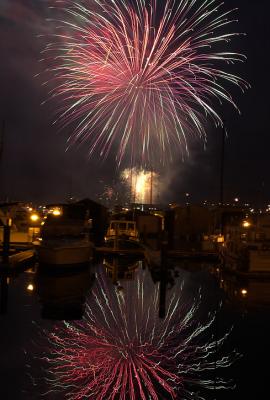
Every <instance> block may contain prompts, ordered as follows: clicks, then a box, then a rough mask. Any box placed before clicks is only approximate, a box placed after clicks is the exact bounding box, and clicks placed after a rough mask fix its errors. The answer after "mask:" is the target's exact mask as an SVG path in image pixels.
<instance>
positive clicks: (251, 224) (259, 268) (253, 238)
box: [221, 215, 270, 274]
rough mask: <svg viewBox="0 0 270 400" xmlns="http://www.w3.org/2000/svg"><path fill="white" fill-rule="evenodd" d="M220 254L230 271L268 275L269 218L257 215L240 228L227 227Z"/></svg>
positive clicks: (269, 250)
mask: <svg viewBox="0 0 270 400" xmlns="http://www.w3.org/2000/svg"><path fill="white" fill-rule="evenodd" d="M221 254H222V256H223V257H224V261H225V265H226V266H228V267H229V268H230V269H232V270H236V271H239V272H247V273H261V272H262V273H269V274H270V216H269V215H266V216H264V215H259V216H258V217H257V218H253V219H249V220H248V219H247V220H244V221H242V223H241V224H240V226H237V227H235V226H234V227H233V228H232V227H231V228H228V227H227V233H226V236H225V241H224V244H223V246H222V247H221Z"/></svg>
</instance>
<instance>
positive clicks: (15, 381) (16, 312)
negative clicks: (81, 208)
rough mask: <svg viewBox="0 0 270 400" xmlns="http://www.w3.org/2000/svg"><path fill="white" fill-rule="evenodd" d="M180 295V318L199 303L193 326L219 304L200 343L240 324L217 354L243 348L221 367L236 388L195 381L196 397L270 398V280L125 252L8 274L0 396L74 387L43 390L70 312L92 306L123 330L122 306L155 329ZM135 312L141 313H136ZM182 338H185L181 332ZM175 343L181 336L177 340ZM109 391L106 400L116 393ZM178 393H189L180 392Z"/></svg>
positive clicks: (23, 397) (0, 326) (0, 322)
mask: <svg viewBox="0 0 270 400" xmlns="http://www.w3.org/2000/svg"><path fill="white" fill-rule="evenodd" d="M160 281H161V283H160ZM142 282H143V285H142ZM183 282H184V285H183ZM140 285H141V286H140ZM138 287H140V288H142V287H143V291H141V292H138ZM155 296H156V297H155ZM178 298H179V299H180V302H179V303H181V304H179V305H178V306H177V307H176V313H175V314H174V318H175V320H177V319H179V318H180V319H179V321H180V323H181V316H180V312H184V313H187V312H188V311H189V310H190V309H191V308H192V305H194V303H196V304H198V307H197V310H196V312H194V315H192V319H193V321H192V319H191V323H190V328H189V330H190V332H189V334H191V333H192V329H195V327H196V326H197V325H196V324H197V323H198V321H200V322H201V323H202V324H204V323H205V321H206V320H207V318H208V314H209V312H212V313H214V312H217V317H216V319H215V321H214V323H213V324H212V326H211V327H210V328H209V332H205V333H203V334H202V336H201V337H200V338H199V339H198V343H199V341H206V340H209V338H207V335H209V337H211V335H214V340H215V339H217V338H219V337H221V336H222V335H224V333H225V332H226V331H228V330H229V329H230V328H231V327H232V326H233V327H234V328H233V330H232V332H231V333H230V335H229V337H228V339H227V340H226V342H225V343H224V346H223V347H222V349H220V350H219V352H220V354H214V357H217V356H218V355H221V356H222V355H227V354H233V351H234V350H235V349H236V350H237V352H239V353H241V354H242V357H241V358H240V359H238V360H237V361H235V362H234V363H233V364H232V365H231V366H230V367H228V368H225V369H223V370H220V371H218V375H219V376H222V377H224V378H226V379H231V378H233V380H234V382H235V384H236V388H235V389H234V390H229V391H224V390H212V391H209V392H208V391H206V392H205V391H204V389H202V388H198V387H197V386H196V385H193V386H192V385H191V389H190V391H193V392H194V395H193V397H189V398H194V399H196V398H197V399H198V398H200V397H199V396H200V395H202V396H203V397H204V398H205V399H209V400H210V399H224V400H225V399H226V400H227V399H232V400H233V399H242V398H243V399H255V398H256V399H264V398H268V376H269V372H268V371H269V369H268V367H267V365H268V360H269V340H270V327H269V325H270V324H269V316H270V313H269V311H270V281H268V280H266V279H256V280H254V279H252V280H251V279H250V280H248V279H245V280H243V279H239V278H236V277H235V276H233V275H226V274H223V273H221V272H220V270H219V268H218V266H213V265H212V266H210V265H200V264H194V265H188V264H185V265H180V263H178V265H175V266H172V265H171V266H170V268H169V269H168V270H167V272H166V273H165V274H164V272H161V271H159V270H158V269H156V270H149V269H148V268H147V267H146V266H145V265H144V263H143V262H140V261H138V260H126V259H125V260H124V261H120V262H119V260H113V259H111V260H106V262H105V263H104V264H99V265H92V266H90V267H89V268H88V267H87V268H79V269H73V270H70V269H63V270H61V271H54V272H53V273H51V272H49V270H48V269H47V268H43V269H40V268H39V267H38V266H35V267H34V268H32V269H29V270H27V271H24V272H21V273H18V274H17V275H16V276H6V275H3V274H2V275H1V315H0V381H1V384H0V399H12V400H13V399H14V400H27V399H39V398H45V399H64V398H65V394H67V391H63V392H61V391H60V392H57V391H56V392H55V391H54V392H50V393H49V394H47V395H46V396H45V397H44V396H43V395H42V393H43V394H44V393H46V392H47V391H48V390H50V389H51V386H50V384H48V383H46V382H45V381H44V377H45V376H47V377H48V371H47V370H46V368H47V367H46V368H45V364H46V362H44V360H41V359H42V357H43V358H44V357H46V356H48V355H50V357H51V360H50V363H51V361H52V359H53V356H52V355H51V354H52V351H53V349H54V345H55V343H54V344H53V343H52V342H50V341H49V340H48V337H49V335H50V334H52V333H56V334H58V333H57V332H59V329H60V328H59V327H61V326H62V327H63V323H62V321H63V320H67V321H69V322H70V323H71V324H73V323H75V324H76V321H80V320H81V318H82V316H86V314H87V312H89V310H90V312H92V314H93V315H94V317H93V318H96V322H97V326H103V327H104V326H105V325H106V323H108V326H109V330H111V332H110V334H111V337H117V336H118V335H119V337H120V336H121V334H122V333H121V332H122V331H123V329H124V328H123V326H122V325H121V324H122V322H123V320H122V319H121V318H122V315H121V313H123V310H124V313H125V314H126V315H127V324H128V325H129V326H128V328H127V329H128V330H129V329H130V331H132V332H134V336H136V335H138V332H137V333H136V326H139V329H141V330H142V331H144V329H145V325H146V324H148V325H149V331H151V329H152V331H153V329H154V328H153V327H154V326H155V327H156V326H157V325H158V326H159V325H160V326H162V323H160V322H159V321H164V318H160V317H159V315H162V314H163V315H165V318H166V314H167V312H168V307H169V304H176V303H173V302H176V301H177V299H178ZM106 299H107V304H106ZM117 299H118V300H117ZM119 299H120V300H119ZM172 299H174V300H172ZM200 299H201V300H200ZM117 301H118V302H119V303H117ZM123 302H124V303H123ZM171 302H172V303H171ZM220 302H222V306H221V307H220ZM119 304H120V309H119ZM123 304H124V306H123ZM180 306H181V307H182V308H181V307H180ZM121 307H122V308H121ZM123 307H124V308H123ZM110 310H111V311H112V313H111V312H110ZM147 310H148V316H147V313H146V312H147ZM181 310H182V311H181ZM135 313H136V316H137V317H136V318H138V319H136V320H135V319H134V318H133V315H134V314H135ZM167 316H168V315H167ZM115 320H116V321H115ZM121 321H122V322H121ZM134 321H135V322H134ZM146 321H147V323H146ZM179 321H178V320H177V323H176V324H174V323H173V324H172V323H171V322H170V324H171V325H169V323H168V325H169V326H170V327H171V326H173V329H175V330H176V331H177V329H180V328H179V326H180V325H179V324H178V322H179ZM92 322H93V321H92ZM151 324H152V325H151ZM177 324H178V325H177ZM150 328H151V329H150ZM80 329H81V328H80ZM155 329H156V328H155ZM164 329H165V328H164ZM154 331H155V330H154ZM106 332H108V329H107V331H106ZM155 332H156V331H155ZM61 334H62V333H61ZM61 334H59V336H61ZM67 334H68V332H66V333H65V335H67ZM159 334H161V333H160V331H159ZM175 337H176V338H177V332H175ZM177 340H178V339H177ZM179 340H182V339H181V337H180V336H179ZM148 342H149V338H148ZM117 343H119V342H117ZM173 346H175V341H174V342H172V347H173ZM67 347H68V346H67ZM66 351H68V350H67V349H66ZM91 351H92V352H93V351H94V350H93V349H92V350H91ZM132 351H135V350H132ZM216 351H217V349H216ZM172 352H173V350H172ZM164 353H165V354H164V356H166V355H167V354H170V348H168V347H167V348H166V349H165V350H164ZM127 354H130V353H127ZM162 362H163V361H162ZM189 362H190V361H189ZM49 365H50V364H49ZM51 365H52V364H51ZM187 365H188V364H187ZM43 368H45V370H44V369H43ZM216 375H217V372H216V370H214V371H213V372H211V373H210V374H208V372H204V371H201V372H200V373H199V374H197V375H196V379H199V378H201V377H204V378H206V379H208V377H212V378H213V379H214V381H215V376H216ZM187 378H188V374H187ZM193 378H194V376H193ZM84 384H85V381H84ZM80 385H82V381H81V382H80ZM102 385H103V382H100V390H102V389H101V388H102V387H103V386H102ZM135 386H136V385H135ZM156 393H157V396H158V398H159V399H164V400H165V399H170V398H171V397H170V396H169V395H168V392H166V391H164V390H163V389H162V387H161V386H160V385H159V387H157V391H156ZM135 394H136V399H138V400H139V399H141V398H142V396H141V395H140V394H139V393H138V389H135ZM196 396H197V397H196ZM71 398H75V397H71ZM82 398H85V399H86V398H89V396H87V395H85V397H82ZM93 398H98V396H97V395H96V396H95V397H93ZM103 398H104V399H105V400H106V399H107V398H109V394H108V393H107V394H105V395H104V397H103ZM116 398H117V397H116ZM128 398H129V397H128V396H127V395H126V399H128ZM147 398H152V397H147ZM177 398H179V399H180V398H181V399H185V398H188V397H185V396H184V395H183V394H182V395H180V394H179V395H178V397H177Z"/></svg>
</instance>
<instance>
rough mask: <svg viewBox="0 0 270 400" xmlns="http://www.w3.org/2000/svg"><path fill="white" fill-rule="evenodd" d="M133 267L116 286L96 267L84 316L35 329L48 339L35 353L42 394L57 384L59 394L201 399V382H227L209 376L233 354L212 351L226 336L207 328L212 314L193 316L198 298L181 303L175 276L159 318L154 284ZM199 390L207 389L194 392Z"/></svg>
mask: <svg viewBox="0 0 270 400" xmlns="http://www.w3.org/2000/svg"><path fill="white" fill-rule="evenodd" d="M136 273H137V276H136V278H135V281H123V282H121V285H122V286H121V290H120V289H119V287H117V286H114V285H113V284H112V283H111V282H110V281H108V278H107V277H106V274H105V272H104V270H102V271H99V272H98V273H97V285H96V287H95V288H94V289H93V293H92V295H91V297H90V298H89V299H88V304H87V310H86V313H85V317H84V320H83V321H81V322H74V323H68V322H64V323H62V324H61V325H60V326H59V325H58V326H57V327H56V329H55V330H54V332H53V333H47V334H44V332H43V333H42V336H43V337H46V336H47V337H48V340H49V349H48V351H46V355H45V356H44V357H43V362H44V363H46V366H47V374H48V377H47V381H48V382H47V383H49V387H50V389H49V390H48V391H47V392H46V393H44V394H43V395H44V396H45V398H46V396H50V395H52V392H58V391H59V392H60V396H61V399H63V398H66V399H72V400H81V399H86V398H87V399H88V398H89V399H92V398H93V399H97V400H105V399H106V400H110V399H112V400H113V399H115V400H116V399H119V400H128V399H131V400H137V399H142V400H146V399H154V400H157V399H163V400H164V399H181V400H185V399H186V400H189V399H194V394H195V393H196V392H197V397H196V398H197V399H201V400H203V399H206V398H208V399H209V391H208V390H209V389H213V388H214V387H215V388H216V389H223V388H228V387H229V385H228V383H226V382H224V381H223V379H221V378H216V379H215V380H214V379H213V378H211V377H210V376H211V371H212V374H213V370H214V369H215V368H217V369H219V368H221V367H227V366H229V365H230V364H231V362H232V360H233V359H235V355H234V354H231V355H230V356H223V357H222V356H220V358H219V359H218V360H216V358H215V357H216V354H215V351H216V349H218V351H219V354H220V347H221V346H222V344H223V343H224V340H225V339H226V337H227V336H228V334H226V335H224V336H223V337H221V338H220V339H217V341H216V340H215V339H214V338H213V336H211V335H210V333H209V330H211V326H212V324H213V322H214V320H215V316H214V315H210V314H208V317H207V318H206V320H205V321H204V322H203V323H201V322H199V319H198V318H197V317H198V315H197V314H198V310H199V307H200V299H197V300H195V301H194V300H192V303H191V304H187V302H185V301H184V297H185V296H184V295H183V294H184V291H183V284H181V282H180V283H179V282H178V284H176V286H175V287H174V290H173V291H170V293H168V303H167V304H168V306H167V313H166V316H165V318H164V319H159V318H158V305H159V288H158V286H157V285H154V284H153V282H152V280H151V277H150V274H149V273H148V271H146V270H143V269H142V268H141V269H139V270H137V272H136ZM210 336H211V337H210ZM209 337H210V339H209ZM207 338H208V339H207ZM205 390H206V391H207V392H208V395H207V396H208V397H204V395H202V394H201V391H205ZM199 393H200V394H199Z"/></svg>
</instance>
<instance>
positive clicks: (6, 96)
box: [0, 0, 270, 203]
mask: <svg viewBox="0 0 270 400" xmlns="http://www.w3.org/2000/svg"><path fill="white" fill-rule="evenodd" d="M48 5H49V1H47V0H0V38H1V40H0V49H1V52H0V54H1V62H0V88H1V96H0V118H1V120H5V125H6V128H5V137H4V152H3V157H2V161H1V164H0V199H3V198H6V197H8V198H9V199H12V200H25V201H34V202H40V203H43V202H48V201H60V200H64V199H65V198H66V197H67V196H68V195H69V194H70V193H72V194H73V195H75V196H77V197H78V198H81V197H85V196H88V197H92V198H97V194H98V193H102V191H103V187H104V185H111V184H112V182H113V180H114V181H116V182H117V171H116V169H115V168H116V167H115V164H114V162H113V161H112V160H110V159H109V160H106V161H102V160H101V159H99V158H98V157H94V158H92V159H91V160H89V159H88V157H87V150H88V149H87V145H85V146H81V147H80V148H77V149H76V148H73V149H71V150H69V151H68V152H66V151H65V150H66V144H65V143H66V138H67V135H68V134H69V129H71V127H70V128H69V129H68V128H67V129H66V130H64V131H59V129H58V128H57V126H55V125H52V122H53V118H54V114H55V109H56V107H57V104H56V102H55V101H54V102H53V101H50V102H48V103H47V104H45V105H43V106H41V105H40V104H41V103H42V102H43V101H44V100H45V99H46V98H48V95H47V92H48V89H47V88H46V87H45V86H43V85H42V83H43V82H44V81H45V79H48V76H47V77H45V76H44V74H42V76H40V77H38V78H34V76H35V75H36V74H38V73H42V72H43V70H44V64H41V63H39V62H38V60H39V59H40V58H41V56H40V51H41V50H42V49H43V48H44V45H45V40H46V39H44V38H38V37H37V35H38V34H45V35H46V34H48V33H50V29H51V25H50V24H49V23H48V22H47V21H46V18H49V17H50V16H51V15H50V13H51V11H50V9H49V8H48ZM225 6H226V8H227V9H230V8H234V7H239V11H238V17H239V23H238V25H235V26H234V29H235V30H237V31H239V32H246V33H247V36H245V37H241V38H239V39H238V38H237V39H236V40H234V42H233V47H232V48H233V50H237V51H239V52H243V53H244V54H246V55H247V56H248V61H247V62H246V63H245V64H241V65H238V66H236V67H234V69H233V70H231V71H232V72H239V73H240V74H241V76H242V77H243V78H245V79H246V80H247V81H249V82H250V84H251V86H252V88H251V89H250V90H249V91H247V92H246V93H245V94H244V95H242V94H241V92H240V90H235V99H236V101H237V104H238V105H239V108H240V109H241V115H240V116H239V115H238V114H237V113H236V112H235V110H234V109H233V108H232V107H229V106H226V107H225V106H224V108H223V109H222V110H221V111H222V115H223V117H224V119H225V121H226V126H227V130H228V138H227V140H226V146H225V184H224V191H225V199H227V200H228V201H230V200H231V199H232V198H234V197H235V196H239V197H240V198H241V199H242V200H244V201H252V202H256V203H264V202H266V203H268V202H269V203H270V174H269V156H268V154H269V149H270V136H269V122H268V118H269V114H270V108H269V100H268V98H269V92H270V91H269V71H270V65H269V50H270V48H269V47H270V46H269V38H270V35H269V33H270V32H269V12H270V2H269V1H268V0H256V1H252V0H225ZM207 132H208V143H207V147H206V149H204V147H203V143H201V142H199V140H197V141H194V142H191V143H190V155H189V157H188V158H187V159H186V160H185V162H182V161H180V160H179V161H176V162H175V163H174V164H173V165H171V166H170V167H169V168H168V169H167V170H163V171H162V175H163V181H164V180H165V181H166V182H167V190H166V193H165V194H164V195H163V199H164V200H166V201H178V202H179V201H181V200H183V198H184V195H183V194H184V193H185V192H189V193H191V199H192V201H194V202H198V201H201V200H204V199H210V200H217V199H218V196H219V166H220V143H221V130H220V129H215V128H214V127H213V126H211V124H210V123H209V127H207Z"/></svg>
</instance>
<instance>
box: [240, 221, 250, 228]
mask: <svg viewBox="0 0 270 400" xmlns="http://www.w3.org/2000/svg"><path fill="white" fill-rule="evenodd" d="M250 225H251V223H250V222H249V221H243V223H242V226H243V227H244V228H249V227H250Z"/></svg>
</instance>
